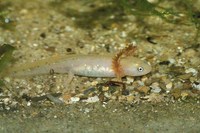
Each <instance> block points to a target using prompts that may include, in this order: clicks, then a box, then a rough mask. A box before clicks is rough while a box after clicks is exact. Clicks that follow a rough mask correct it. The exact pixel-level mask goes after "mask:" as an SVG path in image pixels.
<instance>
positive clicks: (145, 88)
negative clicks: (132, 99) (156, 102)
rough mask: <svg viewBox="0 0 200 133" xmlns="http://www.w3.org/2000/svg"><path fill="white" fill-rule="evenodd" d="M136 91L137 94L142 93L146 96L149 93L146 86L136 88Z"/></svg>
mask: <svg viewBox="0 0 200 133" xmlns="http://www.w3.org/2000/svg"><path fill="white" fill-rule="evenodd" d="M137 90H138V91H139V92H142V93H145V94H147V93H148V92H149V90H150V88H149V87H147V86H140V87H138V88H137Z"/></svg>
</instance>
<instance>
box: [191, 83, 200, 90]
mask: <svg viewBox="0 0 200 133" xmlns="http://www.w3.org/2000/svg"><path fill="white" fill-rule="evenodd" d="M192 87H194V88H195V89H197V90H199V91H200V83H199V84H195V83H193V84H192Z"/></svg>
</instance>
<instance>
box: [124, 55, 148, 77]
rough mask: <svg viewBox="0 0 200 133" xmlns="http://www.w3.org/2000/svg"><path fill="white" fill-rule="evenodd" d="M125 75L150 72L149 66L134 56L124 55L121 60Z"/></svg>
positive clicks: (140, 74) (138, 74)
mask: <svg viewBox="0 0 200 133" xmlns="http://www.w3.org/2000/svg"><path fill="white" fill-rule="evenodd" d="M121 65H122V68H123V71H124V74H125V76H126V75H127V76H142V75H145V74H147V73H149V72H151V66H150V65H149V64H148V63H147V62H146V61H143V60H140V59H139V58H136V57H126V58H124V59H122V60H121Z"/></svg>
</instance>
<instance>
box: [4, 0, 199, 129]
mask: <svg viewBox="0 0 200 133" xmlns="http://www.w3.org/2000/svg"><path fill="white" fill-rule="evenodd" d="M199 4H200V3H198V2H196V4H195V7H194V8H196V9H197V10H198V7H200V6H198V5H199ZM0 6H2V7H4V8H5V9H8V11H9V14H8V17H9V18H10V19H11V20H12V21H13V22H14V24H12V25H11V28H9V29H6V28H1V29H0V34H1V36H0V44H10V45H12V46H14V47H16V48H17V50H15V51H14V53H13V56H14V57H15V59H16V62H15V63H14V66H12V67H15V68H17V67H18V66H20V65H21V64H27V65H28V64H30V62H34V61H37V60H40V59H48V58H49V59H50V60H53V59H55V58H51V57H57V56H60V55H62V56H63V55H68V54H76V55H80V56H81V55H82V54H84V55H88V54H100V55H105V54H110V53H112V54H113V55H115V53H118V52H119V51H120V50H121V49H123V48H125V47H126V46H127V44H130V43H131V44H133V45H135V46H137V50H136V51H135V56H137V57H138V58H141V59H142V60H146V61H147V62H148V63H150V64H151V66H152V71H151V73H149V74H147V75H144V76H141V77H125V78H123V79H122V82H123V84H124V85H125V88H123V86H122V84H113V83H112V84H111V83H110V84H107V83H106V82H107V81H110V80H112V81H113V80H116V79H115V78H88V77H80V76H75V77H74V79H73V81H72V82H71V84H67V83H66V81H67V79H68V76H67V74H49V73H47V74H46V75H40V74H39V73H38V74H36V76H31V77H20V78H14V77H10V76H6V77H4V78H3V81H4V83H5V86H2V87H1V88H0V111H1V112H0V132H87V133H89V132H91V133H93V132H198V131H199V127H200V124H199V120H200V118H199V107H200V106H199V104H200V101H199V98H200V97H199V94H200V73H199V71H200V61H199V58H200V47H199V42H200V39H199V37H197V36H196V35H197V29H196V27H195V25H194V24H193V23H192V22H191V21H190V18H187V17H188V16H186V15H184V13H185V12H184V11H183V9H181V8H180V9H178V7H177V5H176V4H175V3H174V2H162V3H161V4H160V6H162V7H165V8H167V7H173V8H174V9H177V10H179V11H183V14H179V15H180V16H179V17H175V18H174V20H176V21H177V22H179V23H177V24H172V23H168V22H166V21H164V20H163V19H161V18H159V17H157V16H149V17H147V16H145V17H138V16H134V15H125V14H124V13H122V12H120V11H119V10H118V8H116V7H115V6H113V4H112V3H103V2H101V1H95V2H88V1H85V2H83V1H81V2H80V1H78V0H67V1H64V0H58V1H56V0H46V1H40V0H33V1H29V2H27V1H23V0H15V1H12V0H8V1H6V2H5V1H4V2H1V3H0ZM38 66H40V64H38Z"/></svg>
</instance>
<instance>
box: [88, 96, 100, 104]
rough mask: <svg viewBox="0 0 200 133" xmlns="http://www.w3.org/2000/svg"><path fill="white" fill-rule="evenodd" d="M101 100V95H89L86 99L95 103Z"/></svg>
mask: <svg viewBox="0 0 200 133" xmlns="http://www.w3.org/2000/svg"><path fill="white" fill-rule="evenodd" d="M98 101H99V97H98V96H94V97H89V98H88V99H87V100H84V102H87V103H95V102H98Z"/></svg>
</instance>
